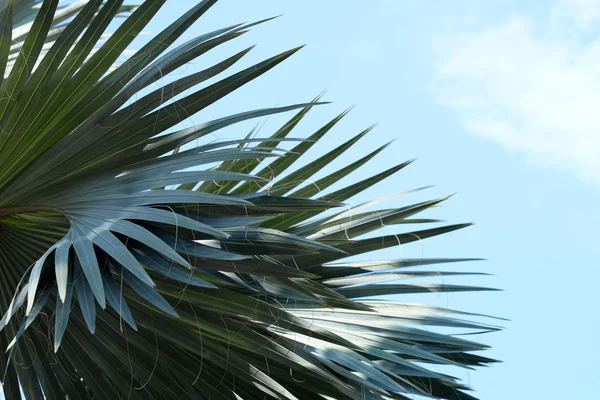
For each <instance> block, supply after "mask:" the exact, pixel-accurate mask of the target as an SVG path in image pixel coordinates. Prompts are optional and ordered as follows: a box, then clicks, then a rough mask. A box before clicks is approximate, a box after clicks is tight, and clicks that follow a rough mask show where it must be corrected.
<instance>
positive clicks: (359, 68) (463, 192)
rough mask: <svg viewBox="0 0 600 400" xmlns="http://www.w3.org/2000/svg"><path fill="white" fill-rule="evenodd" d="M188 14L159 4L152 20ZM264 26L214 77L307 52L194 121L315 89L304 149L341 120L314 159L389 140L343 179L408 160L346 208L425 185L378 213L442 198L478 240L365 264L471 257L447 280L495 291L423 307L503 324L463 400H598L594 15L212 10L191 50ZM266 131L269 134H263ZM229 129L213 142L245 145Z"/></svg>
mask: <svg viewBox="0 0 600 400" xmlns="http://www.w3.org/2000/svg"><path fill="white" fill-rule="evenodd" d="M192 3H193V2H192V1H181V0H177V1H175V0H173V1H171V2H170V3H167V9H165V10H164V12H163V14H162V15H163V16H164V21H166V20H168V19H171V18H172V17H173V16H174V15H176V14H179V13H181V12H183V9H186V8H187V7H189V6H191V5H192ZM169 5H170V7H171V8H170V7H169ZM278 14H284V15H283V16H282V17H281V18H279V19H277V20H275V21H273V22H270V23H269V24H266V25H264V26H260V27H257V28H255V29H253V31H252V32H250V33H249V34H247V35H245V36H244V37H242V38H240V39H239V40H238V41H237V42H236V44H232V45H231V46H230V49H229V50H227V51H222V52H220V53H219V52H218V51H217V52H216V53H215V54H214V57H215V58H214V60H218V59H220V58H222V57H223V56H224V55H225V54H231V52H233V51H234V49H241V48H243V46H245V45H253V44H257V47H256V48H255V49H254V50H253V51H252V52H251V53H250V54H249V55H248V56H247V57H248V59H246V60H244V61H243V62H242V65H243V66H247V65H250V63H251V62H253V61H259V60H261V59H263V58H266V57H268V56H271V55H273V54H275V53H277V52H280V51H283V50H286V49H288V48H291V47H294V46H297V45H301V44H306V45H307V46H306V47H305V48H304V49H302V50H301V51H300V52H299V53H298V54H296V55H295V56H294V57H292V58H291V59H289V60H287V61H286V62H284V63H283V64H282V65H280V66H279V67H277V68H276V69H275V70H273V71H271V72H269V73H268V74H267V75H265V76H263V77H261V78H259V79H258V80H256V81H255V82H253V83H251V84H249V85H248V86H246V87H244V88H242V89H240V90H239V91H238V92H236V93H235V94H233V95H232V96H230V97H229V98H227V99H225V100H224V101H222V102H221V103H220V104H218V105H215V106H213V107H211V108H209V109H207V110H206V111H204V112H202V113H200V114H198V115H197V116H195V117H194V118H193V120H194V122H201V121H204V120H206V119H212V118H216V117H220V116H223V115H226V114H228V113H233V112H240V111H245V110H249V109H254V108H260V107H268V106H275V105H285V104H291V103H295V102H303V101H307V100H309V99H311V98H313V97H314V96H315V95H316V94H317V93H319V92H320V91H322V90H324V89H326V90H327V93H326V95H325V98H326V99H327V100H330V101H333V102H334V104H332V105H329V106H326V107H323V108H321V109H319V110H316V111H315V112H313V113H312V115H311V117H310V118H309V121H308V122H307V123H306V124H305V125H302V128H301V131H302V133H303V134H309V133H312V131H311V129H313V131H314V129H315V128H317V127H318V126H319V123H321V124H322V123H323V122H325V121H326V120H327V118H330V117H332V116H333V115H334V114H335V113H337V112H339V111H341V110H343V109H344V108H346V107H347V106H350V105H355V108H354V110H353V111H352V112H351V113H350V115H349V116H348V117H346V118H345V119H344V120H343V121H342V123H341V124H340V126H339V127H338V128H336V130H335V132H333V133H331V134H330V135H329V136H328V137H326V139H325V140H324V142H323V143H321V144H320V147H319V149H322V150H324V149H327V148H330V146H335V144H336V143H339V142H340V141H342V140H344V139H345V138H347V137H349V136H350V135H353V134H356V133H358V132H359V131H360V130H361V129H363V128H365V127H366V126H368V125H370V124H371V123H374V122H378V123H379V125H378V126H377V128H376V129H375V130H374V131H373V133H372V134H371V136H370V138H369V139H366V140H363V143H361V144H360V146H358V147H357V148H355V149H354V150H353V152H350V154H347V155H346V156H345V158H343V159H342V160H340V163H342V162H344V161H345V160H346V161H347V160H351V159H355V158H357V157H358V156H360V155H362V154H364V152H366V151H368V150H370V149H372V148H375V146H377V145H378V144H382V143H384V142H386V141H388V140H390V139H393V138H397V140H396V141H395V142H394V144H393V145H392V146H391V147H390V148H388V149H387V150H386V152H384V153H383V155H382V156H381V157H380V158H379V160H378V161H377V162H373V163H371V164H369V165H368V166H366V168H364V169H363V170H362V171H360V172H359V173H357V175H356V176H353V177H352V178H351V179H358V178H361V177H366V176H368V175H369V174H372V173H374V172H378V171H380V170H382V169H383V168H385V167H387V166H391V165H392V164H394V163H396V162H398V161H400V160H406V159H410V158H413V157H416V158H418V160H417V162H416V163H414V164H413V165H411V166H410V167H409V168H408V169H406V170H404V171H403V172H401V173H399V174H398V175H397V176H395V177H394V178H392V179H390V180H388V181H386V182H385V183H383V184H380V185H378V186H377V187H375V188H374V189H373V190H372V191H370V192H369V193H368V195H364V196H360V197H359V198H357V199H355V200H354V201H353V203H354V202H355V203H358V202H360V201H363V200H366V199H367V198H374V197H378V196H384V195H388V194H391V193H394V192H398V191H402V190H406V189H411V188H416V187H420V186H424V185H429V184H435V185H436V186H435V187H434V188H432V189H429V190H428V191H427V193H425V194H418V195H414V196H411V197H410V198H406V199H398V200H394V202H393V204H394V205H396V204H397V205H402V204H405V202H406V201H410V200H415V201H417V200H419V199H421V198H426V197H436V196H444V195H447V194H451V193H455V192H456V193H457V195H456V196H455V197H453V198H452V199H451V200H450V201H448V202H447V203H446V204H445V205H444V207H443V208H442V209H440V210H435V211H432V213H431V214H430V215H431V216H433V217H440V218H443V219H445V220H448V221H449V222H464V221H474V222H475V223H476V225H475V226H473V227H471V228H469V229H466V230H463V231H460V232H457V233H453V234H450V235H448V236H446V237H440V238H435V239H431V240H428V241H426V242H423V243H422V244H414V245H411V246H405V247H403V248H402V249H400V250H398V249H396V250H394V251H395V252H397V253H390V252H381V254H373V255H372V257H373V258H379V257H381V258H383V257H390V256H398V252H401V255H402V256H413V257H419V256H421V255H424V256H454V257H462V256H474V257H484V258H487V259H488V261H486V262H481V263H478V264H477V265H465V266H461V268H464V269H469V270H481V271H485V272H489V273H492V274H494V275H495V276H493V277H486V278H479V279H477V280H475V279H470V280H468V282H470V283H476V284H485V285H490V286H494V287H498V288H502V289H504V292H492V293H475V294H473V293H470V294H454V295H451V296H450V295H431V296H429V297H428V298H427V299H428V301H429V302H430V303H432V304H438V305H442V306H446V305H449V306H451V307H457V308H459V309H464V310H468V311H475V312H486V313H489V314H493V315H498V316H502V317H506V318H509V319H511V322H509V323H506V324H505V326H506V328H507V329H506V331H504V332H502V333H496V334H491V335H487V336H484V337H481V340H483V341H484V342H485V343H488V344H490V345H492V346H493V350H492V351H490V352H489V356H491V357H495V358H499V359H501V360H503V361H504V363H503V364H499V365H495V366H493V367H491V368H484V369H480V370H477V371H475V372H471V373H469V374H463V375H462V376H463V378H464V379H465V380H466V381H467V382H468V383H470V384H472V385H473V386H474V387H475V389H476V390H477V395H478V396H479V397H480V398H482V399H488V400H495V399H503V400H504V399H506V398H519V399H538V398H539V399H541V398H548V399H554V398H589V397H590V396H591V395H592V394H593V393H596V392H597V390H596V382H597V381H598V379H599V378H600V369H599V368H598V363H597V361H596V358H597V356H600V351H599V350H597V348H596V346H595V345H593V343H595V341H596V340H597V338H598V337H600V323H599V322H598V318H597V311H596V310H595V307H594V304H598V301H597V295H596V294H595V293H596V291H595V286H596V282H597V281H598V280H599V278H600V272H598V259H600V246H598V244H597V240H598V234H597V229H598V226H600V212H598V211H597V207H598V204H600V190H599V189H600V164H599V162H600V161H599V160H600V158H599V157H598V156H597V155H598V154H600V135H599V133H598V132H599V131H600V121H599V120H598V117H597V115H600V114H599V113H598V112H596V110H595V109H594V107H595V106H596V105H597V104H599V102H598V101H596V100H597V97H598V96H600V78H598V76H599V75H598V73H597V71H598V67H599V66H600V53H599V52H598V48H599V44H600V41H598V39H597V38H598V37H600V36H599V35H598V33H599V32H598V30H597V29H595V28H594V26H600V25H598V23H600V1H583V0H579V1H575V0H572V1H567V0H564V1H527V2H523V1H503V2H499V1H480V2H476V4H475V5H474V3H473V2H471V1H462V0H454V1H445V2H432V1H425V2H424V1H408V0H403V1H400V0H387V1H386V0H380V1H375V0H373V1H370V2H362V1H343V2H342V1H338V0H330V1H326V2H325V1H319V2H317V1H304V2H298V1H294V2H292V1H287V2H282V1H277V0H261V1H252V2H250V1H240V0H228V1H226V0H223V1H221V2H220V3H219V4H217V5H216V6H215V7H214V9H213V10H211V11H210V12H209V13H208V14H207V15H206V16H205V17H204V19H203V20H201V21H200V22H199V23H197V25H195V27H194V28H193V29H192V30H191V32H190V35H192V34H198V33H200V32H204V31H209V30H211V29H213V28H217V27H222V26H226V25H228V24H229V23H235V22H241V21H252V20H256V19H260V18H264V17H268V16H272V15H278ZM160 25H161V22H159V23H157V24H155V25H154V26H156V27H158V26H160ZM148 30H150V31H155V28H154V27H153V26H150V27H149V28H148ZM204 62H205V61H202V63H204ZM206 62H207V63H208V62H209V61H208V60H207V61H206ZM202 65H208V64H202ZM195 67H196V66H190V68H195ZM281 121H282V120H281V119H278V118H270V119H269V120H268V121H267V122H266V124H265V127H264V128H263V132H264V134H265V135H266V134H270V133H271V132H272V130H273V129H275V128H276V127H277V126H278V123H280V122H281ZM237 129H238V130H237V131H236V130H232V131H227V132H224V133H220V134H219V137H220V138H224V137H239V135H240V134H242V132H246V131H245V130H244V129H243V128H237ZM240 129H241V130H240ZM227 135H231V136H227ZM316 153H318V150H317V152H316ZM317 155H318V154H314V156H317ZM307 161H308V160H307ZM420 196H422V197H420ZM458 281H461V280H458ZM462 281H465V280H464V279H462ZM462 281H461V282H462ZM418 300H419V301H420V300H421V298H419V299H418Z"/></svg>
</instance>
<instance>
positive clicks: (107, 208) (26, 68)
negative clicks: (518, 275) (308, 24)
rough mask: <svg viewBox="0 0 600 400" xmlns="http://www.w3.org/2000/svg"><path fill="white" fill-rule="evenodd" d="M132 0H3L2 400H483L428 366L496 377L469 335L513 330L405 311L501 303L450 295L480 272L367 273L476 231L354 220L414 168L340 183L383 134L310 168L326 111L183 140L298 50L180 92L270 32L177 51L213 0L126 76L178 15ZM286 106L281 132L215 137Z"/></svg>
mask: <svg viewBox="0 0 600 400" xmlns="http://www.w3.org/2000/svg"><path fill="white" fill-rule="evenodd" d="M122 3H123V2H122V1H119V0H107V1H100V0H89V1H78V2H74V3H68V4H67V3H63V2H60V1H57V0H45V1H43V2H42V3H36V2H33V1H29V0H16V1H0V22H2V21H3V24H0V67H1V68H0V78H3V79H2V80H1V81H0V92H2V93H4V94H5V95H6V96H0V97H2V100H0V127H1V128H2V129H3V132H8V133H9V134H8V135H0V311H1V312H3V314H2V315H3V317H2V319H1V320H0V347H2V348H4V349H8V351H7V353H6V354H5V355H4V356H2V357H0V368H1V369H2V370H3V372H4V371H5V373H4V375H3V376H2V379H1V381H2V385H3V390H4V393H5V396H6V398H8V399H18V398H26V399H39V398H44V397H47V398H65V397H66V396H68V398H72V399H78V398H98V399H110V398H122V397H125V396H127V397H133V398H138V399H145V398H169V399H171V398H178V399H179V398H181V399H197V398H215V399H255V398H264V397H267V398H276V399H284V398H287V399H313V398H315V399H316V398H333V399H338V398H351V399H359V398H364V396H366V397H367V398H371V399H384V398H393V399H405V398H410V397H411V396H413V395H423V396H429V397H434V398H443V399H469V398H473V397H472V396H470V395H468V394H467V391H468V389H469V388H468V387H467V386H466V385H464V384H462V383H461V382H460V381H459V379H457V378H455V377H453V376H451V375H447V374H442V373H439V372H437V370H436V369H435V368H432V366H435V365H442V366H444V368H446V367H448V368H455V367H459V368H466V369H471V368H473V367H478V366H483V365H488V364H492V363H494V362H496V360H494V359H492V358H488V357H485V356H482V355H480V354H479V353H478V352H480V351H482V350H486V349H487V348H488V346H486V345H483V344H479V343H477V342H474V341H472V340H471V339H470V338H471V336H467V334H470V333H481V332H493V331H496V330H498V329H499V328H498V327H496V326H494V325H490V324H488V323H486V322H485V321H486V318H487V317H486V316H481V315H477V314H472V313H467V312H459V311H454V310H448V309H442V308H439V307H434V306H428V305H421V304H416V303H411V302H409V300H410V299H409V298H408V297H409V294H412V293H426V292H459V291H480V290H489V289H487V288H485V287H484V286H479V285H478V286H474V287H472V286H467V285H461V284H449V283H445V282H442V283H440V277H444V279H445V277H451V276H452V277H453V276H461V275H469V274H472V275H475V274H476V273H473V272H472V271H470V270H466V269H464V270H463V267H462V266H463V264H461V263H462V262H464V261H471V259H452V258H420V259H409V258H406V259H390V260H374V261H369V260H366V259H365V258H363V257H365V256H363V255H366V254H368V253H371V252H373V251H378V250H381V249H382V248H385V247H393V246H397V245H398V244H399V243H400V244H402V245H405V244H408V243H410V242H414V241H420V240H424V239H426V238H428V237H434V236H439V235H443V234H446V233H449V232H452V231H456V230H459V229H462V228H465V227H467V226H469V225H471V224H454V225H439V224H438V225H435V226H434V227H432V228H428V229H427V228H421V226H422V224H437V223H438V221H437V220H434V219H430V218H428V217H427V216H425V217H424V218H421V215H422V214H423V213H428V212H431V210H430V209H431V208H433V207H435V206H436V205H437V204H439V203H440V202H441V201H444V200H446V198H442V199H435V200H431V201H426V202H419V203H415V204H409V205H405V206H402V207H392V208H386V209H381V208H377V207H378V204H379V203H381V202H383V201H384V200H387V201H391V200H392V198H396V197H398V195H391V196H387V197H385V198H381V199H376V200H374V201H371V202H368V203H364V204H359V205H357V206H353V201H352V198H353V197H354V196H356V195H357V194H359V193H361V192H363V191H366V190H369V189H370V188H372V187H373V186H374V185H376V184H378V183H380V182H382V181H383V180H385V179H388V178H390V177H391V176H392V175H395V174H396V173H397V172H399V171H400V170H402V169H403V168H404V167H406V166H408V165H409V164H410V163H411V162H412V161H413V160H409V161H407V162H402V163H399V164H397V165H395V166H393V167H391V168H388V169H386V170H384V171H382V172H380V173H377V174H375V175H373V176H369V177H367V178H364V179H361V180H358V179H357V180H355V181H354V183H351V184H349V185H347V186H344V185H343V182H342V179H344V178H346V177H348V176H351V175H354V174H359V173H362V172H361V167H362V166H363V165H365V164H366V163H368V162H370V161H371V160H372V159H374V158H375V157H377V156H378V155H379V154H380V153H381V152H383V151H385V150H386V148H387V147H388V146H389V143H387V144H382V145H381V146H380V147H378V148H377V149H376V150H374V151H372V152H370V153H368V154H365V155H363V156H361V157H360V158H357V159H356V160H355V161H353V162H351V163H350V164H348V165H342V166H341V168H340V167H337V166H336V167H335V168H331V166H332V165H336V164H340V162H339V157H340V156H341V155H342V154H345V153H347V152H351V151H356V152H358V151H359V149H358V148H357V146H358V145H357V144H358V143H359V142H360V141H361V140H364V139H363V138H364V137H366V136H367V135H370V137H371V138H374V136H373V127H368V128H367V129H364V130H362V131H358V132H357V133H356V134H355V135H352V136H348V139H345V141H344V142H343V143H341V144H340V146H338V147H337V148H335V149H331V150H330V151H327V152H325V153H323V155H322V156H320V157H319V158H317V159H315V160H314V161H311V162H308V163H304V164H303V159H304V157H305V156H306V155H309V153H310V152H311V151H312V150H311V149H313V150H314V149H316V148H318V146H319V142H320V140H321V139H322V138H323V137H325V135H328V134H330V132H333V131H334V130H336V129H338V128H339V126H336V125H337V124H338V122H339V121H340V120H341V119H342V118H347V117H346V116H347V114H348V112H349V109H348V110H345V111H343V112H341V113H340V114H338V115H337V116H335V117H334V118H332V119H331V120H330V121H329V122H328V123H327V124H325V125H324V126H323V127H321V128H320V129H318V130H316V131H315V132H313V133H312V134H309V135H305V134H304V132H303V131H302V129H304V128H303V127H302V124H301V123H302V121H303V120H304V119H305V118H306V116H307V114H308V113H309V111H312V110H313V109H315V106H317V105H322V104H326V103H327V102H324V101H322V100H321V97H322V95H319V96H317V97H316V98H315V99H313V100H312V101H310V102H307V103H298V104H292V105H289V106H284V107H272V108H259V109H255V110H251V111H244V112H237V113H232V114H231V115H229V116H225V117H220V118H218V119H213V120H209V121H208V122H205V123H200V124H197V125H195V126H194V127H192V128H188V129H183V130H178V131H173V129H175V126H176V125H177V124H179V123H180V122H182V121H184V120H185V119H186V118H187V117H189V116H191V115H194V114H196V113H198V112H200V111H202V110H204V109H205V108H207V107H209V106H210V105H212V104H214V103H215V102H217V101H218V100H220V99H221V98H223V97H225V96H228V95H231V94H232V92H234V91H235V90H237V89H238V88H240V87H242V86H244V85H246V84H247V83H249V82H252V81H253V80H255V79H257V78H259V77H260V76H262V75H263V74H264V73H266V72H267V71H269V70H270V69H271V68H274V67H275V66H277V65H278V64H280V63H281V62H283V61H284V60H285V59H287V58H288V57H290V56H291V55H293V54H294V53H295V52H297V51H298V50H299V49H300V48H301V47H302V46H300V47H297V48H293V49H291V50H289V51H286V52H283V53H281V54H278V55H275V56H273V57H271V58H269V59H267V60H265V61H262V62H259V63H257V64H255V65H251V66H248V67H245V68H243V69H240V70H238V71H237V72H234V73H229V70H230V68H231V67H232V66H233V65H235V64H237V63H242V62H244V58H243V56H244V55H245V54H247V52H248V51H249V50H250V49H244V50H241V51H240V52H238V53H235V54H234V55H233V56H231V57H228V58H226V59H224V60H223V61H221V62H217V63H216V64H214V65H207V67H206V68H204V69H202V70H201V71H199V72H192V73H188V74H187V75H186V76H183V77H181V76H178V77H176V78H175V79H174V80H173V81H172V82H170V83H162V81H161V79H160V78H162V77H163V75H164V74H166V75H169V74H172V73H173V72H174V71H177V70H178V68H180V67H182V66H184V65H186V64H187V63H189V62H190V61H192V60H201V61H203V60H205V58H204V57H203V56H204V54H206V53H208V52H209V51H210V50H212V49H215V48H218V47H219V46H221V45H224V44H225V43H231V42H233V41H235V39H237V38H238V37H240V35H242V34H243V33H245V32H247V31H248V30H249V28H251V27H253V26H255V25H258V24H261V23H264V22H267V21H269V20H271V19H272V18H267V19H265V20H261V21H257V22H253V23H248V24H236V25H231V26H228V27H225V28H223V29H218V30H215V31H212V32H208V33H206V34H202V35H200V36H197V37H195V38H193V39H191V40H189V41H187V42H185V43H183V44H182V45H180V46H176V47H172V45H174V44H175V43H176V41H177V40H178V39H179V38H180V37H181V35H182V34H183V33H184V32H185V31H186V30H187V29H188V28H189V27H190V26H192V24H193V23H194V22H195V21H196V20H198V19H200V18H201V17H203V16H204V15H205V14H206V12H207V11H208V10H209V9H210V8H211V7H212V5H213V4H215V3H216V1H215V0H205V1H202V2H198V4H197V5H195V6H194V7H193V8H192V9H191V10H190V11H188V12H187V13H185V14H183V16H182V17H180V18H179V19H177V20H176V21H174V22H173V23H172V24H170V25H169V26H168V27H167V28H165V29H164V30H163V31H161V32H159V33H158V34H157V35H156V36H155V37H154V38H153V39H151V40H149V41H148V42H147V43H146V44H144V45H143V46H142V47H141V48H140V49H139V50H138V51H137V52H135V53H133V54H132V55H131V56H130V57H128V58H127V59H126V61H124V62H122V63H120V64H119V65H115V62H116V61H117V60H118V59H119V57H120V56H121V55H122V54H123V52H125V51H126V50H127V48H128V47H129V46H130V44H131V43H132V41H133V40H134V39H135V38H136V36H137V33H138V32H141V31H142V30H143V29H144V27H145V26H146V24H147V23H148V22H149V21H150V20H151V19H152V18H153V17H154V16H155V15H156V13H157V12H158V10H159V9H160V7H161V6H162V5H163V4H164V3H165V1H164V0H148V1H145V2H143V3H141V4H140V5H139V6H128V5H123V4H122ZM36 4H38V5H40V7H34V6H35V5H36ZM121 17H124V18H121ZM116 18H119V19H118V20H117V19H116ZM115 21H116V22H117V23H116V24H113V22H115ZM113 26H115V29H114V30H113V31H112V32H110V35H107V34H106V33H107V30H108V29H109V28H110V29H112V27H113ZM11 41H12V42H14V43H13V45H11ZM154 84H158V85H159V86H160V87H159V88H158V89H154V88H152V85H154ZM290 112H292V113H293V115H292V116H291V117H290V119H289V120H288V121H287V122H286V123H284V124H283V125H282V126H281V127H280V128H279V129H277V130H275V132H274V133H273V134H272V135H271V136H268V137H256V136H257V133H256V132H253V133H251V134H250V135H248V136H247V137H246V138H245V139H244V138H243V137H242V138H240V140H233V141H227V142H211V140H210V135H211V134H212V133H214V132H216V131H218V130H219V129H223V128H225V127H228V126H233V125H235V124H239V123H243V122H245V121H249V120H250V119H254V118H263V117H265V116H268V115H276V114H284V113H290ZM261 136H262V135H261ZM309 182H314V183H315V184H314V185H312V184H308V183H309ZM330 190H333V191H330ZM404 194H408V193H404ZM376 206H377V207H376ZM373 207H374V208H375V210H374V211H373V210H371V209H370V208H373ZM414 225H418V226H419V227H418V228H414V229H411V227H413V226H414ZM383 226H385V229H382V227H383ZM390 230H392V231H393V234H390ZM352 257H353V258H352ZM447 263H456V264H455V267H454V268H452V269H451V270H449V271H441V270H439V269H438V268H440V267H442V266H443V264H447ZM459 266H460V267H459ZM390 278H392V280H390ZM427 278H429V279H433V280H434V282H427V283H423V282H422V281H416V280H417V279H427ZM390 296H393V297H391V298H390ZM405 300H406V301H405ZM448 330H451V331H452V333H448ZM30 365H33V366H34V368H29V367H27V366H30ZM290 371H291V373H290ZM132 387H133V388H135V390H131V389H132Z"/></svg>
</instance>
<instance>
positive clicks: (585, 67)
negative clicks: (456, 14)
mask: <svg viewBox="0 0 600 400" xmlns="http://www.w3.org/2000/svg"><path fill="white" fill-rule="evenodd" d="M567 3H572V4H571V6H572V8H576V7H588V8H587V9H588V10H592V9H594V10H596V11H597V14H590V17H589V18H592V17H591V16H593V15H597V17H594V18H600V0H598V1H591V0H587V1H585V0H570V1H566V0H563V1H562V2H561V3H560V4H559V5H560V7H567V6H569V4H567ZM590 12H591V11H590ZM578 13H579V11H578V10H573V13H572V15H573V20H572V22H571V24H579V23H582V22H581V21H582V20H581V19H579V20H578V19H577V17H575V16H576V15H580V14H578ZM592 20H593V18H592V19H589V21H592ZM561 27H562V29H564V30H565V32H566V31H572V29H573V26H569V27H567V26H564V25H561V26H558V25H556V24H553V23H550V22H548V21H546V22H545V23H544V24H540V23H535V22H534V21H532V20H529V19H526V18H523V17H513V18H510V19H509V20H508V21H507V22H505V23H504V24H501V25H499V26H494V27H489V28H487V29H484V30H483V31H480V32H477V33H469V34H463V35H459V36H457V37H454V38H452V39H451V40H449V41H447V46H446V48H445V50H443V53H442V54H441V62H440V64H439V66H438V69H437V76H436V79H435V80H434V84H433V89H434V92H435V95H436V98H437V100H438V101H439V102H441V103H442V104H445V105H448V106H449V107H451V108H454V109H455V110H456V111H457V113H458V115H459V118H460V119H461V121H462V123H463V124H464V126H465V127H466V128H467V129H468V130H469V131H471V132H473V133H475V134H478V135H481V136H483V137H486V138H489V139H492V140H495V141H497V142H500V143H501V144H503V145H504V146H505V147H506V148H508V149H510V150H513V151H519V152H524V153H525V154H526V155H527V156H528V158H529V159H531V160H532V161H534V162H536V163H538V164H541V165H545V166H553V167H558V168H561V169H566V170H570V171H573V172H574V173H576V174H577V175H578V176H579V177H581V178H582V179H584V180H586V181H588V182H592V183H596V184H600V38H599V39H598V40H591V41H590V40H589V39H588V40H586V41H583V40H580V39H578V36H577V35H575V36H573V35H567V34H566V33H565V35H563V37H560V36H561V35H560V32H561V31H560V30H558V31H557V29H560V28H561ZM557 32H558V35H557ZM567 36H569V37H567Z"/></svg>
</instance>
